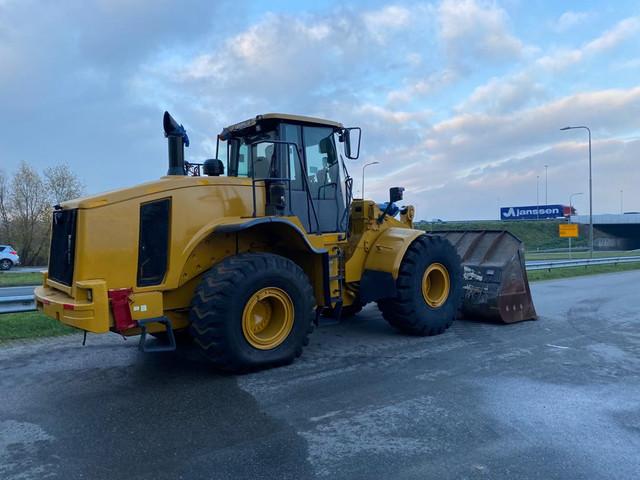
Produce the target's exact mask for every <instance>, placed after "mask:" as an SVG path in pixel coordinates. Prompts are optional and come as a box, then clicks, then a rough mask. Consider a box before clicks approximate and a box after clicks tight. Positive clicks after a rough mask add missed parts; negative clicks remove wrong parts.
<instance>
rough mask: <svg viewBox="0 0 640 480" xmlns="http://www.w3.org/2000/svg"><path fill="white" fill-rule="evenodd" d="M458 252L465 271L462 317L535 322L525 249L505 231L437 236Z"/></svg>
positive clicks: (508, 321)
mask: <svg viewBox="0 0 640 480" xmlns="http://www.w3.org/2000/svg"><path fill="white" fill-rule="evenodd" d="M434 235H439V236H442V237H444V238H446V239H447V240H449V242H451V243H452V244H453V245H454V246H455V247H456V249H457V250H458V255H460V259H461V260H462V267H463V271H464V280H463V282H464V283H463V289H464V296H463V303H462V309H461V316H462V317H463V318H469V319H483V320H489V321H494V322H502V323H515V322H520V321H523V320H535V319H536V318H537V316H536V310H535V308H534V306H533V300H532V299H531V290H530V289H529V280H528V279H527V271H526V269H525V263H524V247H523V244H522V242H521V241H520V240H519V239H518V238H517V237H516V236H515V235H513V234H511V233H509V232H507V231H502V230H481V231H468V230H466V231H444V232H434Z"/></svg>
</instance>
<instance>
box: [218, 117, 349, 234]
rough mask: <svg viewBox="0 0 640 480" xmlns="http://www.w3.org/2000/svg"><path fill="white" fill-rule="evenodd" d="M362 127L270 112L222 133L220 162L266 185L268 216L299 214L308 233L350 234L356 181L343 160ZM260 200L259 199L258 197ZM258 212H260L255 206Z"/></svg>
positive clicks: (231, 171)
mask: <svg viewBox="0 0 640 480" xmlns="http://www.w3.org/2000/svg"><path fill="white" fill-rule="evenodd" d="M354 130H355V131H356V133H357V144H358V145H357V146H358V148H359V143H360V142H359V132H360V129H359V128H358V129H346V128H344V127H343V126H342V124H340V123H337V122H333V121H330V120H322V119H318V118H312V117H304V116H298V115H286V114H275V113H269V114H265V115H258V116H257V117H255V118H253V119H250V120H247V121H245V122H241V123H237V124H235V125H231V126H229V127H227V128H225V129H223V130H222V133H220V135H218V145H217V152H216V158H218V159H221V160H222V162H223V163H224V162H226V165H227V169H226V170H227V175H228V176H230V177H247V178H251V179H252V180H253V186H254V194H255V187H256V186H261V185H264V188H265V192H266V205H265V213H266V215H295V216H297V217H298V218H299V219H300V221H301V222H302V224H303V225H304V227H305V228H306V230H307V231H308V232H310V233H311V232H314V233H326V232H346V230H347V228H348V225H347V224H348V217H347V209H348V207H349V204H350V202H351V178H350V177H349V174H348V172H347V171H346V168H345V162H344V158H345V157H347V158H357V152H356V155H355V156H353V155H351V151H352V148H351V145H352V144H354V143H355V142H354V141H352V139H351V137H352V136H354V138H356V137H355V133H354V134H353V135H352V132H353V131H354ZM254 198H255V197H254ZM254 214H255V208H254Z"/></svg>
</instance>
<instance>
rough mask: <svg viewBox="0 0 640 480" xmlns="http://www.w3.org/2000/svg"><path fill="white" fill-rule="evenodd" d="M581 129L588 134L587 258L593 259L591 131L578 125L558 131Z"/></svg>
mask: <svg viewBox="0 0 640 480" xmlns="http://www.w3.org/2000/svg"><path fill="white" fill-rule="evenodd" d="M576 128H583V129H585V130H586V131H587V132H589V252H590V254H589V256H590V257H591V258H593V181H592V178H591V129H590V128H589V127H585V126H584V125H580V126H577V127H563V128H561V129H560V130H574V129H576Z"/></svg>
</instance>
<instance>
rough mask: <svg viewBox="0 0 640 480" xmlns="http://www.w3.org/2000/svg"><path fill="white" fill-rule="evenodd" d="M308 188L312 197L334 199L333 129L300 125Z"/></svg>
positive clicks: (334, 156)
mask: <svg viewBox="0 0 640 480" xmlns="http://www.w3.org/2000/svg"><path fill="white" fill-rule="evenodd" d="M302 137H303V141H304V153H305V159H306V167H307V176H308V179H309V190H310V192H311V195H312V197H313V198H317V199H335V198H336V191H337V188H338V183H337V182H338V159H337V155H336V149H335V145H334V143H333V130H332V129H331V128H326V127H307V126H305V127H302Z"/></svg>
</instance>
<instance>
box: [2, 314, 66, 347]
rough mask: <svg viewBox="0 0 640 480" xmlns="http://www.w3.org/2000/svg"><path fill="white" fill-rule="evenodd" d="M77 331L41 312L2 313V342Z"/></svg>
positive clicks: (54, 335) (55, 335)
mask: <svg viewBox="0 0 640 480" xmlns="http://www.w3.org/2000/svg"><path fill="white" fill-rule="evenodd" d="M77 331H78V330H76V329H74V328H71V327H67V326H66V325H64V324H62V323H60V322H58V321H56V320H53V319H52V318H49V317H47V316H46V315H43V314H42V313H40V312H21V313H4V314H2V315H0V343H4V342H8V341H10V340H20V339H25V338H39V337H57V336H59V335H68V334H70V333H74V332H77Z"/></svg>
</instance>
